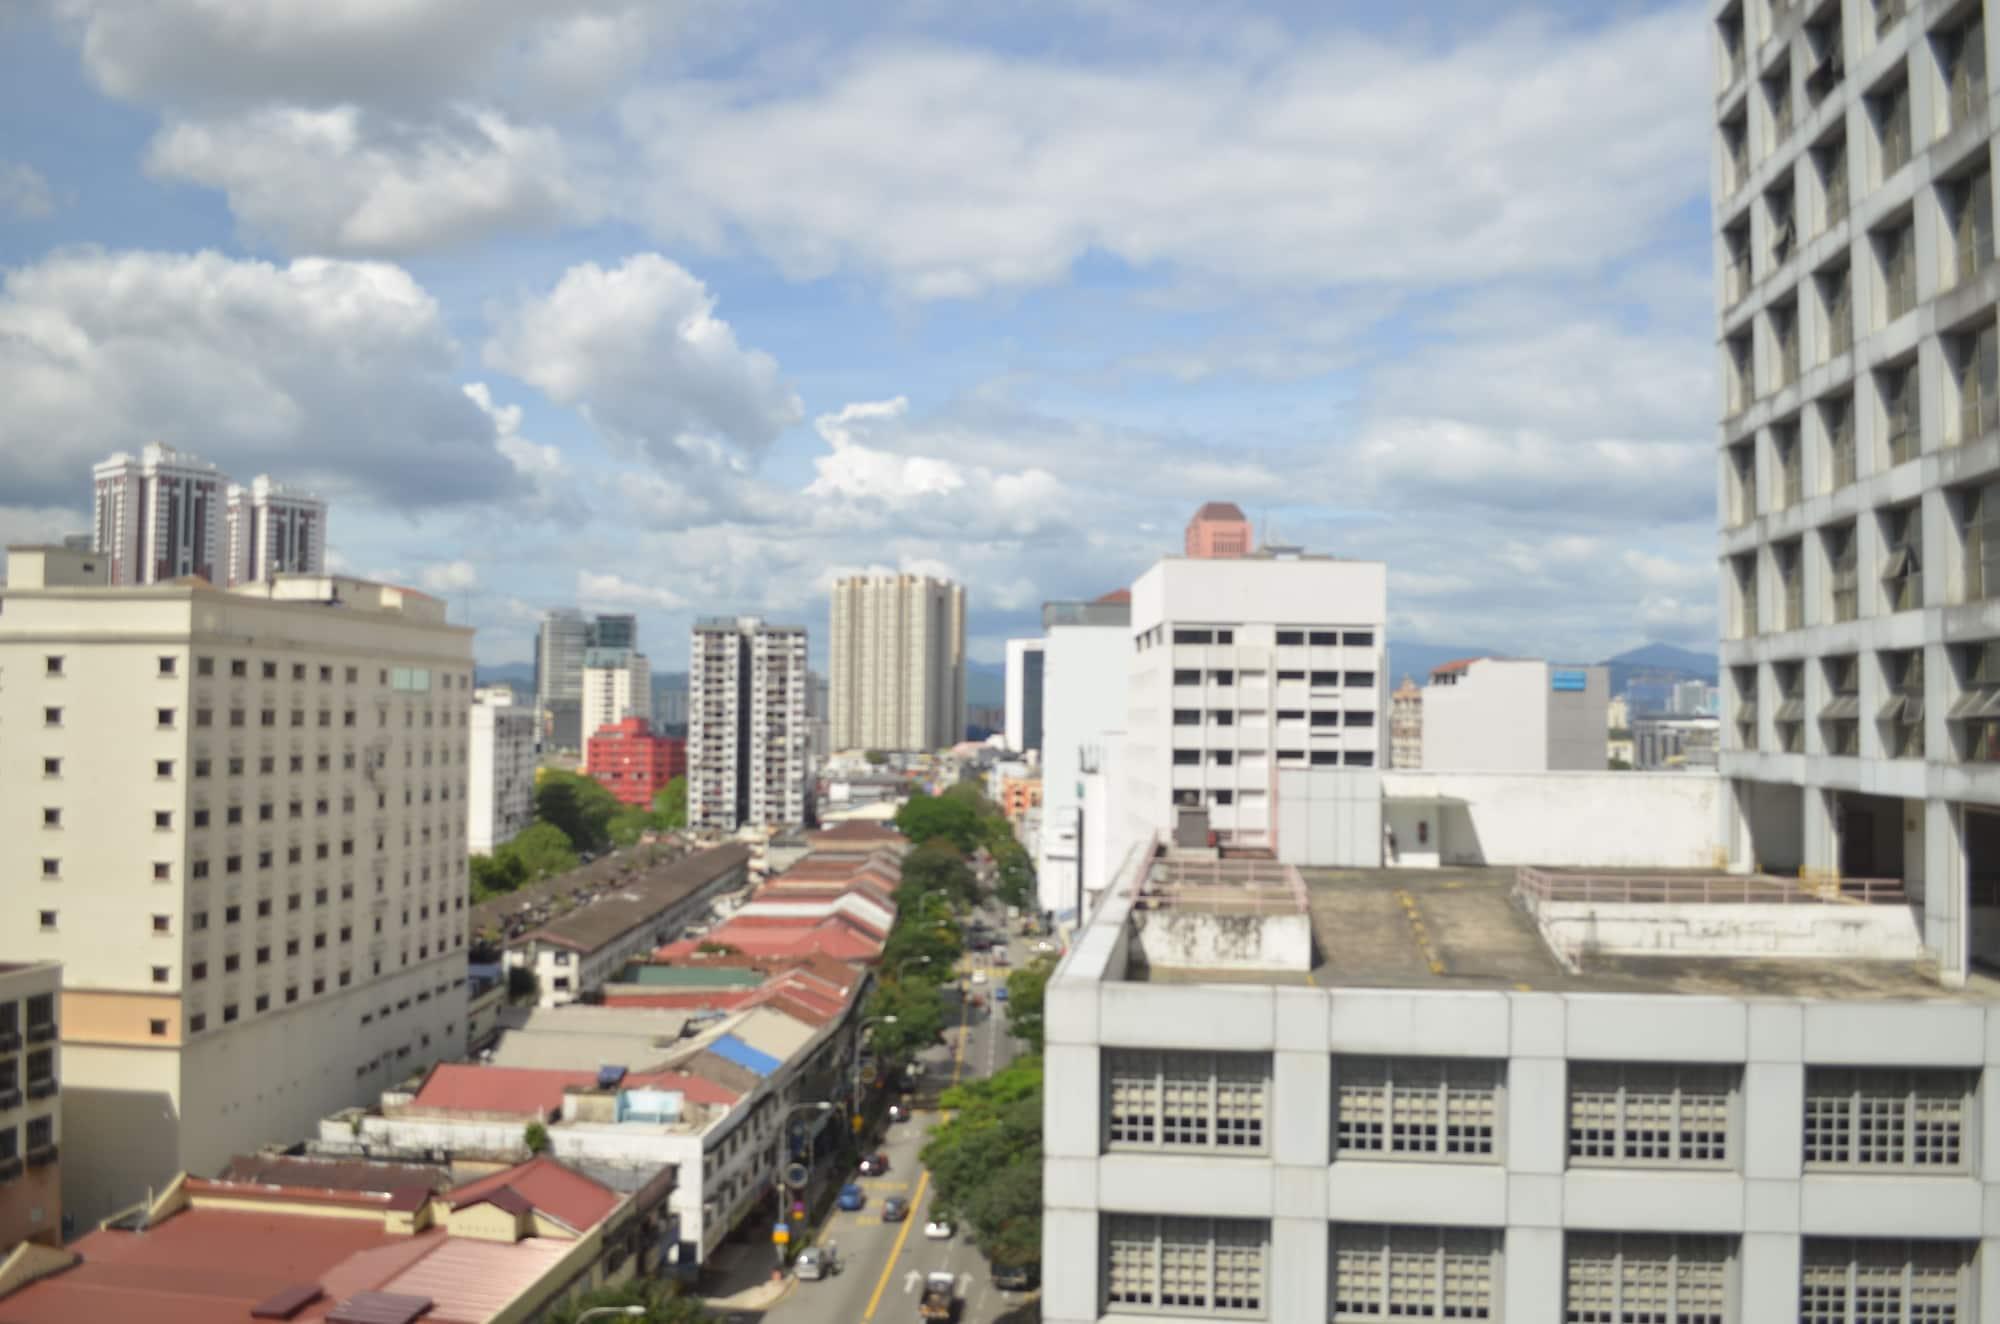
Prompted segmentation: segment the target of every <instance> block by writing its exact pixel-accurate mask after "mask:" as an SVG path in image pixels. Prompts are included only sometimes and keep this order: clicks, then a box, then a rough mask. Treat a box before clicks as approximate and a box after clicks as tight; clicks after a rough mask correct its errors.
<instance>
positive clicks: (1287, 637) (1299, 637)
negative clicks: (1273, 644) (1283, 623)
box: [1278, 630, 1306, 648]
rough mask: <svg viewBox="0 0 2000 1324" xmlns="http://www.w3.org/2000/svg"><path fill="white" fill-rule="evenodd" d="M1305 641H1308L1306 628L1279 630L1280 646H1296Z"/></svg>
mask: <svg viewBox="0 0 2000 1324" xmlns="http://www.w3.org/2000/svg"><path fill="white" fill-rule="evenodd" d="M1305 641H1306V632H1305V631H1304V630H1280V631H1278V646H1279V647H1280V648H1286V647H1294V646H1297V645H1299V644H1303V643H1304V642H1305Z"/></svg>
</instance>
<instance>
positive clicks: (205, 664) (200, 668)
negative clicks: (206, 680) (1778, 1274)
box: [194, 657, 215, 676]
mask: <svg viewBox="0 0 2000 1324" xmlns="http://www.w3.org/2000/svg"><path fill="white" fill-rule="evenodd" d="M194 674H195V675H197V676H213V675H214V674H215V659H214V658H212V657H198V658H196V659H195V660H194Z"/></svg>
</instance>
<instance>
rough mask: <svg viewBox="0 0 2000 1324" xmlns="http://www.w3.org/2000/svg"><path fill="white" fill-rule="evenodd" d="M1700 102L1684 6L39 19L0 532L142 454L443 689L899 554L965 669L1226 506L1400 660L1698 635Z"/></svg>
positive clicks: (491, 7)
mask: <svg viewBox="0 0 2000 1324" xmlns="http://www.w3.org/2000/svg"><path fill="white" fill-rule="evenodd" d="M1708 100H1709V91H1708V70H1707V44H1706V36H1705V30H1704V21H1703V18H1702V15H1701V12H1700V10H1699V9H1698V8H1696V7H1693V6H1689V5H1684V4H1683V5H1670V6H1659V5H1646V4H1636V3H1616V2H1615V0H1613V2H1604V0H1599V2H1596V3H1589V4H1574V5H1519V6H1516V5H1509V4H1504V3H1499V2H1498V0H1479V2H1477V3H1475V2H1474V0H1432V2H1431V3H1418V2H1417V0H1409V2H1406V3H1378V4H1343V5H1338V6H1334V5H1325V4H1306V3H1266V4H1260V5H1253V4H1232V3H1226V2H1219V0H1206V3H1188V2H1184V0H1067V2H1059V0H1028V2H1026V3H1021V4H1016V5H1009V6H997V7H996V6H966V5H962V4H948V3H943V0H902V2H901V3H889V2H885V3H877V4H825V5H815V6H779V5H776V4H772V3H767V2H765V0H748V2H747V3H746V2H742V0H738V2H734V3H723V2H721V0H675V2H670V3H661V2H642V3H627V2H626V0H396V2H395V3H385V0H42V2H41V3H36V2H35V0H30V3H27V4H23V5H16V6H13V7H11V8H9V9H7V10H6V11H4V14H0V400H5V401H7V402H8V403H7V407H6V408H5V409H4V410H0V541H22V540H30V539H38V538H47V537H53V536H57V535H60V534H62V533H65V532H70V531H74V530H80V529H81V528H82V527H84V525H85V522H86V518H85V517H86V512H87V502H88V473H87V469H88V465H89V464H90V463H91V462H92V461H93V460H95V459H97V458H101V457H102V456H104V455H106V454H109V453H110V452H112V451H114V450H117V449H125V448H133V447H136V446H138V445H141V444H144V443H145V442H146V441H149V440H155V439H157V440H163V441H166V442H169V443H170V444H173V445H176V446H180V447H182V448H183V449H187V450H191V451H194V452H195V453H197V454H200V455H203V456H205V457H207V458H209V459H212V460H215V461H216V462H218V463H220V464H222V465H223V466H224V467H225V468H226V469H228V470H229V471H230V472H231V473H233V474H235V475H236V476H238V477H239V478H244V479H247V478H248V477H250V476H252V475H254V474H256V473H259V472H269V473H271V474H273V475H274V476H276V477H279V478H281V479H286V480H289V481H294V482H299V483H302V484H305V485H309V486H311V487H314V488H316V489H318V490H320V491H321V492H322V493H323V494H324V495H326V496H327V497H328V498H329V500H330V501H331V502H332V503H333V513H332V517H331V519H330V530H331V544H332V548H333V551H334V553H335V555H336V558H337V563H338V564H339V565H340V567H341V568H343V569H345V570H349V571H352V572H356V573H362V574H369V575H379V576H383V577H391V578H395V579H398V580H401V581H405V582H411V583H415V584H418V585H421V586H425V587H428V588H430V589H432V590H433V591H436V592H439V593H441V594H443V595H445V596H447V597H449V598H450V599H451V601H452V602H453V604H454V606H453V610H454V614H455V615H456V616H458V617H460V618H462V619H466V620H469V621H470V622H472V623H473V624H475V625H477V626H478V627H479V629H480V645H479V651H480V655H481V658H482V660H483V661H487V662H501V661H511V660H519V659H524V658H525V657H526V656H527V654H528V648H529V639H530V637H531V634H532V628H533V619H534V617H535V615H536V614H537V613H538V612H539V611H540V610H541V609H543V608H545V607H549V606H557V605H568V604H572V603H578V604H581V605H583V606H585V607H588V608H597V609H603V610H636V611H638V612H639V613H640V614H641V616H642V618H643V619H642V627H641V628H642V642H644V643H645V644H646V645H647V648H648V651H649V652H650V653H651V654H652V656H653V659H654V665H655V668H656V669H659V670H672V669H678V668H679V667H681V666H683V665H684V664H685V659H686V643H685V638H686V626H687V623H688V620H689V618H690V617H691V616H693V615H699V614H709V613H712V612H719V611H728V612H735V611H761V612H764V613H765V614H767V615H770V616H772V617H774V618H777V619H781V620H796V621H803V622H805V623H806V624H808V625H809V626H814V627H818V628H819V629H820V630H821V631H822V632H823V628H824V624H825V589H826V585H827V584H828V582H829V581H830V580H831V579H832V578H834V577H835V576H837V575H838V574H840V573H843V572H848V571H853V570H860V569H867V568H887V567H895V568H907V569H921V570H931V571H937V572H943V573H949V574H952V575H954V576H956V577H958V578H960V579H961V580H963V581H964V582H965V583H966V584H967V586H968V590H969V594H970V601H971V604H972V623H971V627H970V633H971V635H972V646H973V651H974V654H975V656H979V657H982V658H987V659H992V658H996V657H997V656H998V655H999V652H1000V641H1001V640H1003V639H1005V638H1006V637H1007V636H1008V635H1009V634H1013V633H1022V632H1027V631H1029V630H1030V629H1031V628H1032V623H1033V622H1034V621H1035V620H1036V617H1037V608H1038V605H1039V604H1040V602H1042V601H1043V600H1045V599H1050V598H1064V597H1075V596H1094V595H1095V594H1097V593H1099V592H1102V591H1104V590H1106V589H1108V588H1111V587H1115V586H1117V585H1120V584H1123V583H1127V582H1129V581H1130V579H1131V578H1132V577H1133V576H1134V575H1135V574H1136V573H1137V572H1138V571H1140V570H1141V569H1143V568H1144V567H1145V565H1147V564H1148V563H1149V562H1150V561H1151V560H1152V559H1153V558H1154V557H1156V556H1157V555H1159V554H1161V553H1162V552H1167V551H1171V550H1174V549H1175V548H1176V547H1177V546H1178V543H1179V537H1180V526H1181V524H1182V523H1183V522H1184V521H1185V519H1186V518H1187V516H1188V514H1189V513H1190V512H1191V511H1192V510H1193V508H1194V507H1195V506H1196V505H1198V504H1199V503H1200V502H1201V501H1203V500H1207V499H1215V498H1223V499H1233V500H1236V501H1238V502H1239V503H1241V504H1242V505H1243V506H1244V508H1245V509H1246V510H1247V511H1249V512H1250V513H1251V514H1252V516H1253V517H1254V518H1255V519H1256V520H1257V521H1258V522H1259V524H1260V525H1262V526H1264V527H1265V528H1267V529H1269V530H1271V531H1274V532H1275V533H1276V534H1277V535H1278V536H1279V537H1282V538H1283V539H1284V540H1286V541H1289V542H1299V543H1304V544H1306V545H1307V546H1309V547H1311V548H1313V549H1315V550H1321V551H1328V552H1334V553H1338V554H1343V555H1353V556H1366V557H1377V558H1381V559H1383V560H1386V561H1387V562H1388V563H1389V567H1390V590H1391V614H1392V621H1391V628H1392V631H1394V632H1395V633H1397V634H1400V635H1402V636H1403V637H1406V638H1413V639H1422V640H1427V641H1432V642H1456V643H1468V644H1470V643H1477V644H1482V645H1486V646H1490V647H1495V648H1504V649H1509V650H1515V651H1521V652H1534V653H1546V654H1551V655H1556V656H1565V657H1582V656H1604V655H1608V654H1610V653H1612V652H1615V651H1618V650H1620V649H1622V648H1625V647H1629V646H1631V645H1634V644H1637V643H1639V642H1641V641H1643V640H1647V639H1665V640H1669V641H1672V642H1676V643H1682V644H1687V645H1692V646H1705V645H1707V644H1708V643H1709V642H1710V641H1711V640H1712V638H1713V635H1714V611H1715V600H1716V591H1715V580H1714V565H1713V546H1714V541H1713V540H1714V506H1715V501H1714V496H1713V486H1714V480H1713V469H1714V466H1713V463H1712V459H1711V448H1712V436H1713V434H1712V420H1713V416H1714V413H1715V408H1714V406H1715V400H1716V391H1715V386H1714V383H1713V377H1712V360H1713V354H1712V348H1711V339H1712V323H1713V296H1712V293H1711V284H1712V283H1711V272H1710V246H1709V236H1708V199H1707V193H1708V153H1707V145H1706V144H1707V121H1706V113H1707V105H1708ZM817 652H818V648H817V646H816V647H815V653H816V654H817Z"/></svg>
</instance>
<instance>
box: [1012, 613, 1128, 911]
mask: <svg viewBox="0 0 2000 1324" xmlns="http://www.w3.org/2000/svg"><path fill="white" fill-rule="evenodd" d="M1131 666H1132V601H1131V594H1129V593H1127V592H1126V591H1125V590H1123V589H1120V590H1118V591H1116V592H1114V593H1108V594H1106V595H1104V596H1103V597H1101V598H1098V599H1097V600H1096V601H1094V602H1050V603H1045V604H1043V606H1042V832H1041V843H1040V844H1041V853H1040V858H1039V859H1038V860H1037V861H1036V862H1035V877H1036V889H1037V891H1038V893H1039V902H1040V905H1041V908H1042V909H1043V910H1045V911H1049V912H1050V913H1052V914H1057V915H1061V914H1063V913H1065V912H1070V913H1072V914H1073V913H1074V912H1075V911H1076V910H1077V909H1078V905H1079V898H1080V896H1081V895H1082V893H1083V890H1084V888H1085V886H1086V884H1088V886H1089V888H1090V890H1093V891H1095V890H1100V889H1102V888H1103V886H1104V884H1105V882H1106V881H1108V875H1106V874H1102V873H1096V874H1093V871H1092V869H1091V868H1090V865H1091V862H1092V861H1093V860H1098V859H1101V858H1102V856H1103V854H1104V849H1103V848H1104V846H1105V845H1106V844H1107V842H1108V841H1109V840H1110V839H1113V838H1122V837H1123V835H1124V832H1125V827H1124V821H1123V818H1122V815H1121V816H1120V817H1118V818H1117V819H1112V818H1109V817H1105V816H1103V815H1101V814H1100V815H1092V814H1090V813H1089V812H1088V809H1087V804H1086V801H1087V799H1088V796H1087V794H1086V788H1085V784H1084V774H1085V771H1086V769H1088V770H1089V771H1090V772H1091V773H1093V774H1098V773H1100V771H1101V769H1102V767H1103V763H1104V759H1105V744H1106V739H1107V736H1109V735H1110V734H1111V733H1113V732H1121V731H1123V730H1124V729H1125V717H1126V698H1125V687H1126V684H1127V682H1128V680H1129V678H1130V671H1131Z"/></svg>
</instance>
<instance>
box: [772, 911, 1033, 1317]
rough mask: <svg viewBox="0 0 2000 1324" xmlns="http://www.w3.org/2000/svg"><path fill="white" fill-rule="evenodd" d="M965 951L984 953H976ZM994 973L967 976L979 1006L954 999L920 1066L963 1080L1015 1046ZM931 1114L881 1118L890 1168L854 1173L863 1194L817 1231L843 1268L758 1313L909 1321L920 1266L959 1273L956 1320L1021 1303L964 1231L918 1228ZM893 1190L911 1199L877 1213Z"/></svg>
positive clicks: (996, 1064)
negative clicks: (941, 1034) (929, 1233)
mask: <svg viewBox="0 0 2000 1324" xmlns="http://www.w3.org/2000/svg"><path fill="white" fill-rule="evenodd" d="M1010 954H1011V956H1012V957H1013V960H1014V962H1015V964H1016V966H1018V965H1019V964H1020V963H1021V962H1023V961H1025V960H1027V959H1028V956H1029V953H1028V950H1027V944H1025V943H1023V942H1022V941H1021V940H1020V939H1018V938H1016V939H1014V940H1013V941H1012V947H1011V951H1010ZM969 959H971V960H975V961H977V962H979V963H980V964H981V965H985V963H986V958H984V957H973V958H969ZM989 969H991V967H989ZM1006 973H1007V970H1006V968H1000V969H992V979H999V980H1001V981H1002V982H1004V980H1005V975H1006ZM992 979H989V981H988V982H987V983H985V984H977V985H971V986H970V987H971V989H972V991H973V992H975V993H979V994H981V995H983V996H984V1000H985V1002H986V1006H985V1008H984V1009H983V1010H977V1011H975V1010H972V1009H970V1008H969V1007H966V1006H964V1005H963V1004H961V1006H960V1016H961V1023H960V1025H957V1026H953V1027H952V1028H951V1029H950V1030H948V1031H946V1034H945V1040H946V1041H945V1043H944V1044H943V1045H942V1046H940V1047H936V1048H933V1049H931V1050H930V1052H929V1053H928V1054H927V1055H926V1059H925V1063H926V1068H927V1070H929V1071H932V1072H937V1073H940V1074H942V1075H943V1076H944V1077H945V1078H946V1079H948V1080H949V1079H968V1080H969V1079H973V1078H976V1077H979V1076H986V1075H991V1074H992V1073H993V1072H994V1071H997V1070H999V1069H1000V1068H1001V1067H1004V1066H1005V1065H1007V1063H1009V1062H1011V1061H1012V1060H1013V1059H1014V1056H1015V1055H1016V1053H1018V1052H1019V1051H1020V1046H1019V1045H1018V1044H1017V1043H1016V1042H1015V1041H1014V1039H1013V1037H1012V1036H1010V1035H1009V1034H1008V1033H1007V1028H1006V1026H1007V1021H1006V1007H1005V1005H1004V1004H998V1003H995V1002H994V1001H993V997H992V994H993V988H994V984H993V982H992ZM948 996H949V994H948ZM938 1120H939V1119H938V1115H937V1114H936V1113H934V1112H920V1113H919V1114H918V1115H917V1116H916V1117H914V1118H912V1119H911V1120H910V1121H908V1122H905V1123H903V1124H901V1125H898V1126H892V1127H890V1128H889V1132H888V1137H887V1141H886V1143H885V1145H884V1149H885V1150H886V1151H887V1153H888V1155H889V1172H888V1173H887V1175H885V1176H881V1177H860V1178H857V1179H856V1180H858V1181H859V1182H860V1184H861V1189H862V1190H863V1191H864V1192H866V1194H867V1197H868V1203H867V1204H866V1205H865V1206H864V1207H862V1208H861V1209H860V1210H857V1211H854V1212H845V1211H836V1212H835V1213H834V1214H833V1215H832V1217H831V1218H830V1219H829V1220H828V1222H827V1225H826V1229H825V1231H824V1232H823V1233H822V1235H821V1238H820V1240H821V1243H822V1244H825V1243H826V1242H829V1241H830V1242H833V1243H835V1244H836V1245H837V1246H838V1247H839V1258H840V1260H841V1262H842V1266H843V1267H842V1270H841V1272H840V1273H838V1274H836V1275H835V1276H833V1277H831V1278H823V1279H820V1280H819V1281H817V1282H808V1283H800V1284H798V1286H797V1287H796V1288H795V1289H794V1290H793V1291H792V1293H791V1294H790V1295H789V1296H787V1297H786V1298H785V1299H784V1300H783V1301H781V1302H780V1303H778V1305H776V1306H774V1307H773V1308H772V1309H770V1310H769V1311H767V1312H766V1313H765V1315H764V1324H871V1322H872V1321H877V1320H880V1321H889V1322H891V1324H910V1322H912V1321H916V1320H917V1318H918V1316H917V1302H918V1300H919V1298H920V1297H921V1295H922V1290H923V1287H922V1285H923V1281H924V1276H925V1275H926V1274H929V1273H931V1272H933V1271H934V1270H940V1269H942V1270H948V1271H950V1272H951V1273H952V1274H953V1275H954V1276H956V1277H957V1279H958V1287H959V1295H960V1297H961V1298H962V1300H963V1306H962V1308H961V1310H960V1313H959V1321H960V1324H995V1322H996V1321H998V1320H1000V1319H1001V1318H1002V1317H1003V1316H1005V1315H1007V1314H1008V1313H1009V1312H1010V1311H1016V1310H1018V1309H1019V1308H1020V1307H1021V1305H1022V1301H1023V1298H1022V1297H1021V1296H1020V1294H1018V1293H1010V1292H1002V1291H999V1290H998V1289H996V1288H995V1287H994V1286H993V1284H992V1281H991V1270H990V1269H989V1268H988V1267H987V1264H986V1259H985V1257H984V1256H982V1255H981V1254H980V1253H979V1252H978V1250H976V1249H975V1248H974V1247H973V1245H972V1244H971V1242H970V1241H969V1240H967V1239H966V1238H965V1237H964V1236H963V1235H954V1236H952V1237H951V1238H949V1239H947V1240H933V1239H931V1238H929V1237H926V1236H925V1235H924V1224H925V1223H926V1222H927V1221H928V1220H929V1217H930V1206H931V1190H930V1179H929V1176H928V1175H927V1174H926V1173H925V1172H924V1171H923V1165H922V1163H921V1162H920V1161H919V1159H918V1157H917V1156H918V1154H919V1153H920V1152H921V1151H922V1149H923V1147H924V1141H925V1139H926V1138H927V1137H928V1136H929V1135H930V1131H931V1128H932V1127H933V1126H935V1125H936V1124H937V1122H938ZM892 1195H900V1196H902V1197H903V1198H904V1199H906V1200H908V1201H910V1215H909V1218H908V1219H907V1220H906V1221H905V1222H902V1223H884V1222H883V1221H882V1201H883V1200H884V1199H886V1198H887V1197H889V1196H892Z"/></svg>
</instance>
